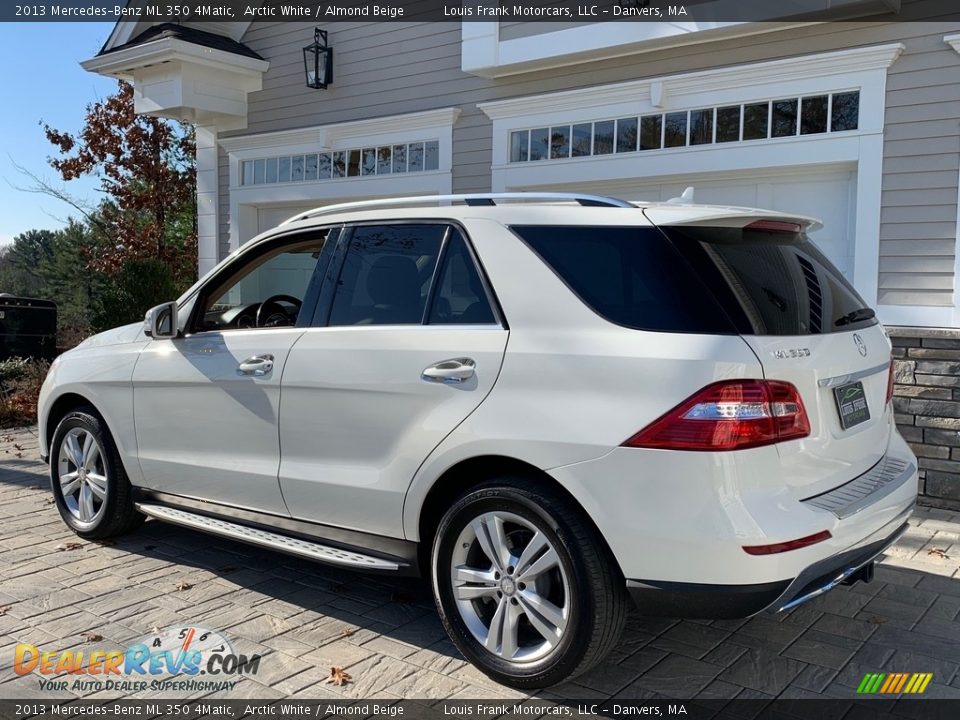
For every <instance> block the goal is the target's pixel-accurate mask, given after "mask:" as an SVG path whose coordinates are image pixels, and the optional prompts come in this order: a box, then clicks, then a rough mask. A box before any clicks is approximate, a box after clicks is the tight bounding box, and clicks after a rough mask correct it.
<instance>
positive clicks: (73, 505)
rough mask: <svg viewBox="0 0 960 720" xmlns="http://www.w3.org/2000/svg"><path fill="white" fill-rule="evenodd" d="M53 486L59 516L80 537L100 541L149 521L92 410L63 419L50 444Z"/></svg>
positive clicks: (76, 412)
mask: <svg viewBox="0 0 960 720" xmlns="http://www.w3.org/2000/svg"><path fill="white" fill-rule="evenodd" d="M50 483H51V487H52V490H53V497H54V500H55V501H56V505H57V510H59V511H60V517H62V518H63V521H64V522H65V523H66V524H67V525H68V526H69V527H70V529H71V530H73V531H74V532H75V533H76V534H77V535H79V536H80V537H82V538H85V539H87V540H97V539H102V538H108V537H113V536H115V535H121V534H123V533H126V532H128V531H130V530H132V529H134V528H136V527H137V526H139V525H140V524H141V523H142V522H143V521H144V519H145V518H144V516H143V515H142V514H141V513H139V512H137V510H136V508H134V506H133V492H132V488H131V486H130V480H129V478H128V477H127V473H126V471H125V470H124V469H123V463H122V462H121V461H120V454H119V453H118V452H117V446H116V444H115V443H114V442H113V437H112V436H111V435H110V431H109V430H108V429H107V426H106V423H104V422H103V420H102V419H101V418H100V417H99V416H98V415H97V414H96V412H95V411H94V410H93V409H92V408H79V409H77V410H74V411H72V412H70V413H67V415H66V416H65V417H64V418H63V420H61V421H60V424H59V425H57V429H56V431H55V432H54V433H53V442H51V443H50Z"/></svg>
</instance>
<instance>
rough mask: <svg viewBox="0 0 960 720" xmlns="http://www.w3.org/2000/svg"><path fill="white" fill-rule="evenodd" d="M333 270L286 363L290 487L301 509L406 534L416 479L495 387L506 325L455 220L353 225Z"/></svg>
mask: <svg viewBox="0 0 960 720" xmlns="http://www.w3.org/2000/svg"><path fill="white" fill-rule="evenodd" d="M334 270H336V271H337V272H338V273H339V274H335V273H334ZM331 273H334V274H333V276H332V279H333V280H334V281H335V282H325V284H324V289H323V291H322V293H321V299H320V302H319V303H318V307H317V313H316V316H315V322H314V325H315V326H314V327H311V328H309V329H307V330H306V331H305V332H304V334H303V335H302V336H301V337H300V338H299V340H298V341H297V343H296V345H295V347H294V348H293V350H292V352H291V353H290V357H289V359H288V361H287V366H286V368H285V369H284V374H283V382H282V391H283V403H282V407H281V415H280V435H281V444H282V448H283V454H282V460H281V464H280V487H281V489H282V491H283V495H284V498H285V499H286V502H287V507H288V508H289V509H290V513H291V514H292V515H293V516H294V517H295V518H298V519H303V520H308V521H313V522H318V523H324V524H327V525H332V526H338V527H343V528H353V529H362V530H364V531H366V532H369V533H374V534H380V535H387V536H393V537H402V535H403V531H402V518H401V515H402V508H403V500H404V496H405V493H406V490H407V488H408V486H409V484H410V481H411V479H412V478H413V476H414V474H415V473H416V470H417V468H418V467H419V466H420V464H421V463H422V462H423V460H424V459H425V458H426V457H427V455H429V453H430V452H431V451H432V450H433V449H434V448H435V447H436V446H437V445H438V444H439V443H440V441H441V440H443V438H444V437H445V436H446V435H447V434H448V433H450V432H451V431H452V430H453V429H454V428H455V427H456V426H457V425H458V424H459V423H461V422H462V421H463V420H464V419H465V418H466V417H467V416H468V415H469V414H470V413H471V412H473V410H474V409H476V407H477V406H478V405H479V404H480V403H481V402H482V401H483V399H484V398H485V397H486V396H487V394H488V393H489V392H490V390H491V389H492V388H493V385H494V383H495V382H496V379H497V376H498V374H499V372H500V365H501V363H502V361H503V354H504V350H505V348H506V343H507V336H508V331H507V328H506V324H505V322H504V321H503V318H502V316H501V314H500V311H499V309H498V308H497V305H496V302H495V300H494V298H493V295H492V292H491V291H490V288H489V285H488V283H487V282H486V280H485V279H484V277H483V275H482V271H481V269H480V268H479V266H478V264H477V261H476V258H475V256H474V254H473V252H472V250H471V248H470V245H469V242H468V240H467V238H466V237H465V236H464V234H463V232H462V231H461V230H459V229H458V228H456V227H454V226H452V225H450V224H446V223H428V222H423V223H394V224H370V225H358V226H355V227H353V228H352V229H349V230H348V231H346V234H345V235H344V237H343V238H342V240H341V251H340V258H339V260H338V261H335V262H334V264H333V265H331ZM329 278H330V275H328V279H329Z"/></svg>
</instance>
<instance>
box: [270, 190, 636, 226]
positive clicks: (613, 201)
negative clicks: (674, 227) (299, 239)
mask: <svg viewBox="0 0 960 720" xmlns="http://www.w3.org/2000/svg"><path fill="white" fill-rule="evenodd" d="M556 200H561V201H562V200H566V201H572V202H577V203H579V204H580V205H583V206H585V207H619V208H634V209H635V208H636V205H633V204H632V203H629V202H627V201H626V200H619V199H617V198H612V197H604V196H602V195H581V194H579V193H560V192H553V193H551V192H546V193H539V192H538V193H532V192H531V193H526V192H515V193H482V194H471V195H417V196H415V197H398V198H382V199H379V200H358V201H356V202H347V203H338V204H336V205H324V206H322V207H318V208H314V209H313V210H307V211H306V212H302V213H298V214H297V215H294V216H293V217H292V218H289V219H288V220H284V221H283V222H282V223H280V224H281V225H288V224H290V223H293V222H298V221H300V220H309V219H310V218H314V217H318V216H320V215H332V214H334V213H339V212H344V211H347V210H374V209H377V208H389V207H405V206H417V205H424V206H437V207H439V206H440V205H442V204H444V203H450V204H453V203H463V204H465V205H478V206H479V205H497V204H498V203H499V202H504V201H513V202H531V203H535V202H544V201H556Z"/></svg>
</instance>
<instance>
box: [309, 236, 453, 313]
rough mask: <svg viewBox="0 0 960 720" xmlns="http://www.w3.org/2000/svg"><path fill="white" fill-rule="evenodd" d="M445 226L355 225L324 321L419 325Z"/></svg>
mask: <svg viewBox="0 0 960 720" xmlns="http://www.w3.org/2000/svg"><path fill="white" fill-rule="evenodd" d="M447 229H448V227H447V226H446V225H417V224H409V225H408V224H399V225H361V226H358V227H356V228H354V229H353V234H352V236H351V238H350V245H349V247H348V249H347V254H346V257H345V258H344V261H343V267H342V269H341V271H340V278H339V281H338V282H337V288H336V294H335V295H334V298H333V306H332V308H331V310H330V320H329V322H328V325H330V326H343V325H419V324H421V323H422V322H423V314H424V309H425V308H426V305H427V297H428V295H429V294H430V286H431V281H432V280H433V275H434V272H435V270H436V266H437V260H438V257H439V255H440V248H441V247H442V245H443V238H444V235H445V234H446V232H447Z"/></svg>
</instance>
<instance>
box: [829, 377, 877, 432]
mask: <svg viewBox="0 0 960 720" xmlns="http://www.w3.org/2000/svg"><path fill="white" fill-rule="evenodd" d="M833 396H834V398H836V400H837V411H838V412H839V413H840V424H841V425H842V426H843V429H844V430H847V429H849V428H852V427H853V426H854V425H859V424H860V423H864V422H866V421H867V420H869V419H870V409H869V408H868V407H867V396H866V393H864V392H863V383H862V382H855V383H850V384H849V385H843V386H841V387H838V388H834V390H833Z"/></svg>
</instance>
